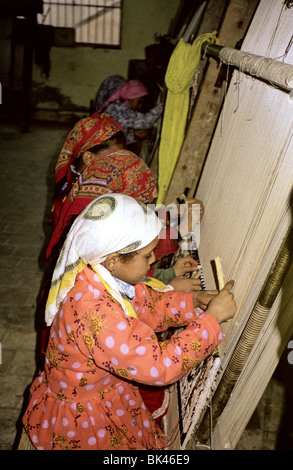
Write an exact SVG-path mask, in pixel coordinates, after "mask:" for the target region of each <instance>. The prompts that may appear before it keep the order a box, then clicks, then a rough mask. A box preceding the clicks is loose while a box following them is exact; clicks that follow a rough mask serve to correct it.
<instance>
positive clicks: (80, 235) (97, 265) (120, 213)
mask: <svg viewBox="0 0 293 470" xmlns="http://www.w3.org/2000/svg"><path fill="white" fill-rule="evenodd" d="M160 230H161V222H160V220H159V219H158V217H157V216H156V214H155V212H154V211H152V210H151V209H150V208H148V207H147V206H145V205H144V204H142V203H141V202H138V201H137V200H135V199H134V198H132V197H130V196H126V195H124V194H117V193H116V194H109V195H104V196H100V197H98V198H96V199H94V200H93V201H92V202H91V203H90V204H89V205H88V206H87V207H86V208H85V209H84V210H83V211H82V212H81V213H80V214H79V216H78V217H77V218H76V220H75V222H74V223H73V225H72V227H71V229H70V231H69V233H68V235H67V237H66V240H65V243H64V245H63V248H62V250H61V253H60V255H59V258H58V260H57V263H56V268H55V270H54V273H53V277H52V283H51V288H50V292H49V296H48V301H47V306H46V312H45V319H46V323H47V325H48V326H49V325H51V323H52V321H53V319H54V317H55V315H56V313H57V312H58V310H59V306H60V304H61V302H62V301H63V300H64V298H65V297H66V295H67V293H68V292H69V290H70V289H71V288H72V287H73V285H74V282H75V278H76V276H77V274H78V273H79V272H81V271H82V270H83V269H84V267H85V266H86V265H87V264H89V265H91V266H92V268H93V269H94V271H95V272H96V273H97V274H98V276H99V278H100V279H101V280H102V281H103V282H104V284H106V285H107V287H108V288H109V291H110V293H111V295H112V296H113V297H114V298H115V299H116V300H117V301H118V302H119V303H120V304H121V306H122V308H123V309H124V311H125V313H126V308H125V305H124V302H123V299H122V297H121V294H120V292H119V290H118V286H117V283H116V281H115V279H114V278H113V277H112V275H111V274H110V272H109V271H108V270H107V269H106V268H105V267H104V266H103V265H102V264H101V263H102V262H103V261H104V260H105V259H106V258H107V256H108V255H109V254H111V253H114V252H118V253H130V252H133V251H136V250H138V249H140V248H143V247H145V246H147V245H148V244H149V243H151V242H152V241H153V240H154V239H155V238H156V237H157V236H158V235H159V233H160Z"/></svg>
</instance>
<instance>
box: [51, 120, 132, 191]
mask: <svg viewBox="0 0 293 470" xmlns="http://www.w3.org/2000/svg"><path fill="white" fill-rule="evenodd" d="M121 130H123V129H122V127H121V126H120V125H119V124H118V123H117V122H116V121H114V120H113V119H111V118H110V117H109V116H107V114H93V115H92V116H91V117H86V118H83V119H81V120H80V121H78V122H77V123H76V124H75V126H74V127H73V129H72V130H71V131H70V132H69V134H68V136H67V138H66V140H65V143H64V145H63V148H62V150H61V152H60V155H59V157H58V160H57V164H56V167H55V181H56V183H58V182H59V181H61V180H62V178H64V177H65V176H66V173H67V172H68V170H69V169H70V165H72V163H73V162H74V161H75V160H76V159H77V158H78V157H79V155H81V154H82V153H83V152H85V151H86V150H89V149H90V148H92V147H94V146H95V145H98V144H101V143H103V142H105V141H106V140H108V139H110V138H111V137H113V135H115V134H117V132H119V131H121Z"/></svg>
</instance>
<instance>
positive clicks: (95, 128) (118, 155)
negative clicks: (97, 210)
mask: <svg viewBox="0 0 293 470" xmlns="http://www.w3.org/2000/svg"><path fill="white" fill-rule="evenodd" d="M121 132H122V128H121V127H120V125H119V124H117V123H116V122H115V121H113V120H112V119H111V118H110V117H109V116H107V115H105V114H103V115H93V116H92V117H88V118H84V119H81V120H80V121H78V122H77V123H76V125H75V126H74V128H73V129H72V130H71V132H70V133H69V135H68V137H67V139H66V141H65V143H64V146H63V149H62V151H61V153H60V155H59V157H58V161H57V164H56V170H55V181H56V187H57V188H58V187H59V188H60V187H62V189H61V190H60V189H59V192H58V190H56V193H57V194H56V197H55V200H54V204H53V209H52V214H51V222H52V226H53V234H52V237H51V239H50V242H49V245H48V248H47V259H49V258H50V257H53V263H54V262H55V259H56V255H57V256H58V254H59V250H60V245H61V246H62V243H63V241H64V237H65V236H66V233H67V230H68V228H69V227H70V225H71V223H72V221H73V220H74V218H75V217H76V216H77V215H78V214H79V213H80V212H81V210H82V209H84V208H85V207H86V205H87V204H89V202H90V201H92V199H93V198H95V197H97V196H99V195H101V194H104V193H110V192H119V193H124V194H128V195H129V196H132V197H134V198H135V199H137V200H139V201H141V202H143V203H145V204H147V203H150V202H152V201H153V200H154V199H155V198H156V196H157V189H156V181H155V177H154V175H153V173H152V172H151V170H150V169H149V167H148V166H147V165H146V164H145V163H144V162H143V161H142V160H141V159H140V158H139V157H138V156H137V155H135V154H134V153H132V152H131V151H129V150H125V148H124V146H125V140H124V139H123V136H121ZM194 202H198V201H194ZM166 238H167V237H166ZM161 244H162V243H161ZM164 244H165V245H166V244H168V247H167V250H170V253H174V252H175V251H176V250H177V242H176V241H175V240H166V241H164ZM54 251H55V253H54ZM164 251H165V248H164ZM167 254H169V253H168V252H167ZM157 255H158V256H159V253H158V251H157ZM195 269H196V263H195V262H194V260H192V259H191V258H188V260H185V261H183V260H178V262H177V263H176V265H175V266H174V267H172V268H170V269H168V272H166V274H165V276H164V277H163V278H162V279H163V280H164V282H165V283H166V284H167V283H169V282H172V285H173V286H174V287H175V288H176V286H177V288H178V290H179V289H195V288H200V285H199V282H198V281H197V280H192V279H182V278H180V279H176V280H175V279H174V278H175V277H179V276H183V275H184V274H185V273H186V272H188V271H193V270H195ZM163 272H164V270H162V269H156V270H155V272H154V277H156V276H162V275H163V274H162V273H163Z"/></svg>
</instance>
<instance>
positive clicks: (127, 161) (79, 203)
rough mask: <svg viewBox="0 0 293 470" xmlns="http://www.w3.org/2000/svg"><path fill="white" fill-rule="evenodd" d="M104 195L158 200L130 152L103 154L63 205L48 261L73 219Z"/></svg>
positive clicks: (149, 177)
mask: <svg viewBox="0 0 293 470" xmlns="http://www.w3.org/2000/svg"><path fill="white" fill-rule="evenodd" d="M104 193H123V194H127V195H128V196H132V197H134V198H135V199H137V200H138V201H141V202H143V203H145V204H147V203H149V202H151V201H152V200H153V199H154V198H155V197H156V196H157V189H156V180H155V177H154V175H153V173H152V172H151V170H150V169H149V167H148V166H147V165H146V164H145V163H144V162H143V160H141V158H139V157H138V156H137V155H135V154H134V153H132V152H130V151H129V150H124V149H122V150H114V151H113V150H105V152H104V153H102V154H100V155H98V156H97V157H96V158H94V160H92V161H91V163H90V164H89V165H88V166H87V167H86V168H85V169H84V171H83V172H82V174H81V175H80V176H79V178H78V179H77V180H76V181H75V183H74V184H73V186H72V189H71V191H70V193H69V194H68V196H67V197H66V199H65V201H64V202H63V204H62V207H61V211H60V214H59V219H58V221H57V224H56V226H55V229H54V232H53V235H52V238H51V240H50V243H49V245H48V249H47V258H49V257H50V255H51V253H52V249H53V247H54V246H56V245H57V243H58V242H59V240H60V239H61V238H62V237H63V235H64V234H65V233H66V232H67V229H68V228H69V226H70V225H71V221H72V220H73V218H74V217H75V216H76V215H78V214H79V213H80V212H81V211H82V210H83V209H84V208H85V207H86V206H87V205H88V204H89V203H90V202H91V201H92V200H93V199H94V198H96V197H97V196H100V195H101V194H104Z"/></svg>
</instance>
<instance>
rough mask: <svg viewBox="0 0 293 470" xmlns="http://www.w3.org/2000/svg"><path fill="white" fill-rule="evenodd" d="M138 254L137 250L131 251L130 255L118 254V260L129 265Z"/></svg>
mask: <svg viewBox="0 0 293 470" xmlns="http://www.w3.org/2000/svg"><path fill="white" fill-rule="evenodd" d="M138 253H139V250H136V251H132V252H131V253H119V259H120V261H121V262H122V263H124V264H126V263H130V262H131V261H132V260H133V259H134V257H135V256H136V255H138Z"/></svg>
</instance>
